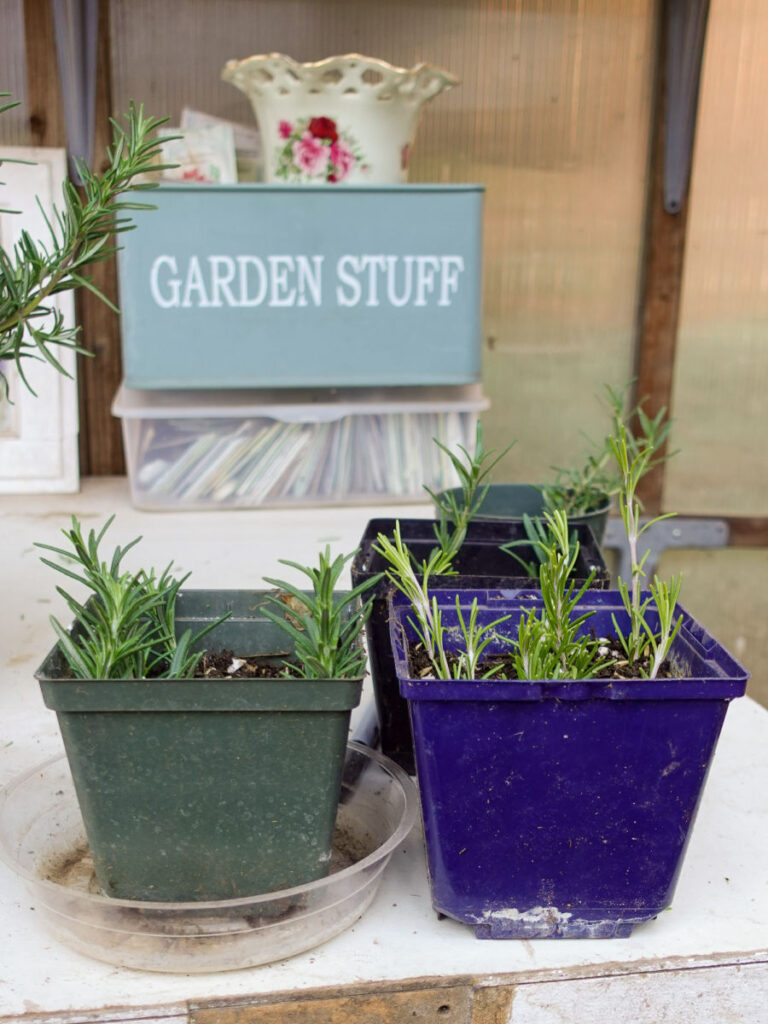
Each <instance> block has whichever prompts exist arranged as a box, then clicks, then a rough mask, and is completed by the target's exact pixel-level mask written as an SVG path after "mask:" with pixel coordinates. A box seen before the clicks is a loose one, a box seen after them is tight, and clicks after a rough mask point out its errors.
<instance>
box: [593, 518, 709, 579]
mask: <svg viewBox="0 0 768 1024" xmlns="http://www.w3.org/2000/svg"><path fill="white" fill-rule="evenodd" d="M644 521H645V522H647V520H641V523H642V522H644ZM728 536H729V530H728V523H726V522H725V520H724V519H681V518H680V517H678V516H675V518H674V519H662V520H661V522H660V523H654V524H653V526H649V527H648V529H647V530H646V531H645V533H644V534H643V537H642V550H643V551H645V550H646V549H650V554H649V555H648V559H647V560H646V563H645V566H644V569H645V574H646V577H648V578H652V577H653V574H654V572H655V571H656V569H657V567H658V564H659V558H660V557H661V555H662V553H663V552H664V551H666V550H667V548H724V547H725V546H726V545H727V544H728ZM602 546H603V547H604V548H610V549H611V550H616V551H618V552H619V565H618V569H617V573H618V575H619V576H621V578H622V579H623V580H629V578H630V576H631V575H632V560H631V558H630V555H629V546H628V544H627V537H626V533H625V532H624V524H623V523H622V521H621V520H620V519H614V518H612V519H609V520H608V524H607V526H606V528H605V538H604V540H603V545H602Z"/></svg>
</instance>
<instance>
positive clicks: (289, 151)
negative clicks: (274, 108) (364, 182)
mask: <svg viewBox="0 0 768 1024" xmlns="http://www.w3.org/2000/svg"><path fill="white" fill-rule="evenodd" d="M278 131H279V133H280V138H281V139H283V140H284V141H283V142H282V144H281V145H279V146H278V147H277V149H276V151H275V160H276V169H275V175H276V177H277V178H282V179H283V180H284V181H291V182H302V181H304V182H311V181H324V182H328V183H329V184H337V183H339V182H343V181H345V180H346V179H347V178H348V177H349V175H350V173H351V172H352V171H353V170H354V169H355V168H356V167H358V166H359V167H360V170H361V171H363V172H366V171H368V170H369V167H368V164H366V163H365V162H364V161H365V157H364V155H363V153H362V152H361V151H360V147H359V146H358V144H357V142H356V141H355V139H354V138H353V137H352V136H351V135H350V134H349V132H345V131H342V130H341V129H340V128H339V126H338V125H337V123H336V122H335V121H334V120H333V119H332V118H330V117H301V118H298V119H297V120H296V121H295V122H293V123H291V122H290V121H280V123H279V125H278Z"/></svg>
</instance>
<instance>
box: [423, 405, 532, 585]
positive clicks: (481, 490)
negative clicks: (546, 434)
mask: <svg viewBox="0 0 768 1024" xmlns="http://www.w3.org/2000/svg"><path fill="white" fill-rule="evenodd" d="M433 441H434V442H435V444H436V445H437V447H438V448H439V449H440V450H441V451H442V452H444V453H445V454H446V455H447V456H448V458H449V459H450V460H451V465H452V466H453V468H454V469H455V470H456V474H457V476H458V478H459V482H460V487H461V497H460V498H458V499H457V497H456V495H455V494H453V493H451V492H449V491H443V492H441V493H440V494H436V493H435V492H434V491H433V490H431V489H430V488H429V487H427V486H426V484H425V485H424V490H425V491H426V492H427V494H429V496H430V497H431V498H432V501H433V502H434V503H435V506H436V508H437V512H438V522H437V524H436V525H435V539H436V540H437V544H438V547H437V549H436V550H437V556H436V558H435V560H434V561H433V562H432V572H433V573H449V572H451V571H452V564H453V559H454V558H455V557H456V555H457V554H458V553H459V550H460V549H461V545H462V544H463V543H464V539H465V537H466V535H467V527H468V526H469V524H470V522H471V521H472V519H473V518H474V517H475V516H476V515H477V512H478V509H479V508H480V506H481V505H482V503H483V499H484V497H485V495H486V493H487V491H488V486H489V485H488V484H487V483H484V481H486V480H487V479H488V476H489V474H490V473H491V471H492V470H493V469H494V467H495V466H496V465H498V463H499V462H500V461H501V460H502V459H503V458H504V456H505V455H506V454H507V453H508V452H509V451H510V449H511V448H513V447H514V445H515V442H514V441H513V442H512V444H509V445H507V447H506V448H505V449H504V451H502V452H499V453H498V454H497V453H496V451H495V450H494V449H491V450H490V451H486V450H485V448H484V446H483V425H482V423H480V421H479V420H478V422H477V428H476V431H475V449H474V452H473V453H472V454H471V455H470V453H469V452H468V451H467V449H466V448H465V447H464V446H463V445H459V446H458V447H459V452H460V454H459V455H457V454H456V453H455V452H452V451H450V449H448V448H446V446H445V445H444V444H442V443H441V442H440V441H438V440H437V438H433Z"/></svg>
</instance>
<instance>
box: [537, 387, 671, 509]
mask: <svg viewBox="0 0 768 1024" xmlns="http://www.w3.org/2000/svg"><path fill="white" fill-rule="evenodd" d="M629 386H630V385H626V386H625V387H624V388H623V389H622V390H621V391H619V390H617V389H615V388H612V387H611V386H610V385H609V384H604V385H603V389H604V392H605V402H606V404H607V406H608V410H609V413H610V417H611V425H612V427H611V433H609V434H607V435H606V436H605V438H604V439H603V441H602V443H601V444H599V445H598V444H596V443H595V442H594V441H592V440H591V439H590V438H587V443H588V445H589V448H590V449H591V450H590V451H589V452H588V453H587V458H586V461H585V462H584V463H583V464H582V465H580V466H573V467H569V468H562V467H559V468H556V469H555V473H556V476H555V480H554V482H553V483H551V484H545V485H544V486H543V487H542V488H541V491H542V496H543V498H544V504H545V507H546V508H547V509H549V511H553V510H554V509H557V508H562V509H565V511H566V512H567V513H568V515H569V516H571V517H573V516H581V515H586V514H588V513H589V512H594V511H595V510H596V509H598V508H601V507H602V506H604V505H605V504H606V502H607V501H608V500H609V499H610V498H611V497H612V496H613V495H615V494H618V492H619V491H620V490H621V487H622V483H623V479H622V475H621V472H619V471H617V467H616V463H615V459H614V453H613V446H612V438H613V437H614V435H615V432H616V426H617V424H623V425H624V429H625V434H626V440H627V447H628V451H629V454H630V457H631V458H634V457H635V456H636V455H638V454H640V452H644V453H646V454H647V455H648V456H649V457H648V459H647V461H646V463H645V465H644V468H643V473H647V472H648V470H649V469H651V468H652V467H653V466H655V465H656V464H657V463H658V462H660V461H662V460H664V459H666V458H669V457H670V455H671V454H673V453H669V454H664V455H662V454H660V453H661V450H662V448H663V446H664V444H665V443H666V441H667V439H668V436H669V430H670V427H671V421H670V420H669V419H668V418H667V415H666V409H661V410H660V411H659V412H658V413H657V414H656V416H653V417H651V416H648V414H647V413H646V412H645V411H644V410H643V403H642V401H641V402H639V403H638V404H637V405H635V406H634V407H633V408H631V409H629V411H625V410H626V406H627V401H626V396H627V391H628V390H629ZM633 421H634V423H635V424H636V427H635V429H634V430H631V429H630V428H629V426H628V424H629V423H630V422H633Z"/></svg>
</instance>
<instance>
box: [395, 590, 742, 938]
mask: <svg viewBox="0 0 768 1024" xmlns="http://www.w3.org/2000/svg"><path fill="white" fill-rule="evenodd" d="M473 596H476V597H477V598H478V604H479V606H480V614H479V621H480V623H483V622H490V621H492V620H493V619H497V618H498V617H499V616H501V615H504V614H507V613H511V615H512V618H511V619H509V620H508V621H507V622H505V623H504V624H502V625H501V626H499V627H498V630H497V631H498V634H499V637H500V639H498V640H496V641H494V643H493V645H492V647H491V648H490V650H491V651H498V650H501V649H502V648H504V646H505V644H504V642H503V640H502V639H501V637H503V636H506V637H508V638H514V636H515V635H516V633H517V627H518V623H519V621H520V615H521V612H522V611H523V610H525V609H527V608H529V607H531V605H534V606H539V607H540V604H541V597H540V595H537V594H535V593H534V592H531V591H528V592H521V591H518V592H507V593H506V594H499V593H498V592H497V593H496V594H492V593H489V592H483V591H476V592H471V591H467V592H463V593H462V594H461V595H460V600H461V603H462V605H463V606H466V608H467V609H468V608H469V606H470V605H471V601H472V598H473ZM450 597H451V598H453V595H450ZM438 600H439V603H440V605H441V608H442V614H443V619H444V622H445V624H446V625H447V626H448V627H449V628H450V626H451V625H453V624H455V622H456V611H455V606H452V604H451V601H450V600H448V601H444V600H443V598H442V596H441V595H438ZM588 609H594V610H595V613H596V614H595V615H594V616H593V617H592V618H591V619H590V620H589V622H588V623H587V626H586V628H587V629H594V630H595V632H596V633H597V635H598V636H600V635H607V634H609V633H612V632H613V629H612V624H611V613H613V614H615V615H616V618H617V620H618V621H619V622H620V623H621V624H622V625H623V624H624V623H625V622H626V621H627V616H626V613H625V612H624V610H623V605H622V603H621V598H620V596H619V594H618V593H617V592H616V591H603V592H601V593H598V592H594V591H592V592H589V593H588V594H586V595H585V597H584V599H583V600H582V607H581V610H582V611H585V610H588ZM681 612H682V614H683V616H684V622H683V626H682V629H681V631H680V634H679V635H678V637H677V638H676V640H675V643H674V647H673V651H672V657H673V660H674V662H675V664H676V666H677V669H678V671H679V672H680V676H679V677H678V678H674V679H663V680H641V679H637V680H618V679H600V680H575V681H571V682H563V681H553V680H544V681H540V682H520V681H511V680H496V679H493V680H485V681H482V680H477V681H469V682H458V681H450V680H437V679H414V678H411V676H410V672H409V667H408V659H407V647H406V644H407V642H408V641H409V640H410V639H412V638H413V637H414V632H413V629H412V627H411V626H410V625H409V623H408V618H409V616H410V615H411V612H410V608H409V607H408V606H407V604H406V602H405V600H404V599H403V598H401V595H397V597H395V598H394V599H393V600H392V602H391V640H392V645H393V653H394V657H395V663H396V668H397V674H398V679H399V683H400V691H401V693H402V695H403V697H405V698H406V699H407V700H408V702H409V707H410V712H411V719H412V725H413V734H414V742H415V752H416V766H417V773H418V779H419V788H420V792H421V805H422V815H423V819H424V830H425V834H426V844H427V858H428V866H429V874H430V884H431V889H432V903H433V906H434V908H435V910H436V911H437V912H438V913H441V914H446V915H448V916H450V917H453V918H456V919H458V920H459V921H463V922H466V923H468V924H471V925H473V926H474V929H475V934H476V935H477V936H478V938H526V939H528V938H613V937H624V936H628V935H629V934H630V933H631V931H632V929H633V927H634V926H635V925H636V924H639V923H640V922H643V921H647V920H648V919H650V918H653V917H656V915H657V914H659V913H660V912H661V911H663V910H665V909H666V908H668V907H669V906H670V904H671V902H672V896H673V893H674V889H675V884H676V881H677V877H678V873H679V871H680V867H681V864H682V861H683V856H684V853H685V848H686V845H687V842H688V839H689V836H690V832H691V827H692V825H693V822H694V819H695V817H696V811H697V808H698V805H699V800H700V798H701V793H702V790H703V786H704V782H705V780H706V777H707V773H708V771H709V766H710V763H711V759H712V755H713V753H714V749H715V744H716V743H717V738H718V736H719V734H720V729H721V727H722V724H723V720H724V718H725V713H726V711H727V709H728V704H729V702H730V701H731V700H732V699H733V698H734V697H740V696H742V695H743V693H744V690H745V687H746V681H747V673H746V672H745V670H744V669H743V668H742V667H741V666H740V665H739V664H738V663H737V662H736V661H735V660H734V659H733V658H732V657H731V656H730V655H729V654H728V652H727V651H726V650H725V649H724V648H723V647H722V646H721V645H720V644H719V643H717V641H716V640H714V639H713V637H712V636H710V634H709V633H707V632H706V630H705V629H703V628H702V627H701V626H700V625H699V624H698V623H697V622H696V621H695V620H694V619H693V618H692V617H691V616H690V615H689V614H688V613H687V612H685V610H684V609H682V608H678V609H677V613H678V614H679V613H681ZM649 618H650V616H649Z"/></svg>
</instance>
